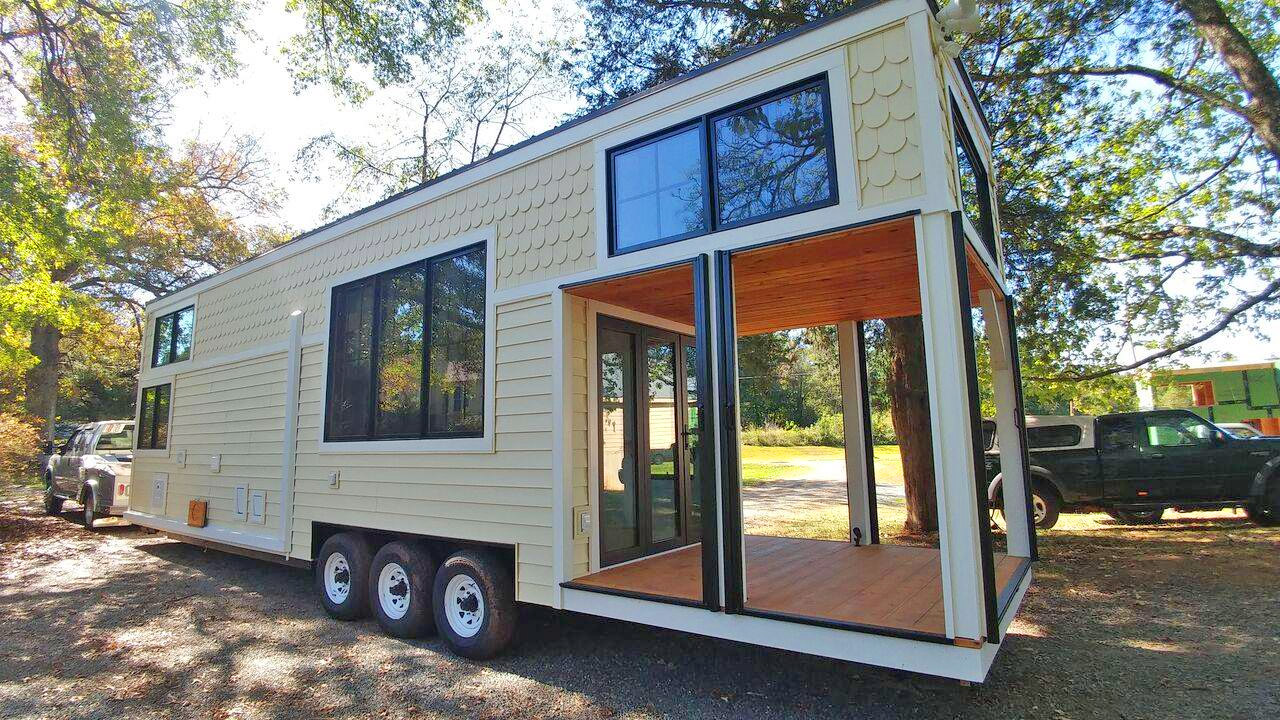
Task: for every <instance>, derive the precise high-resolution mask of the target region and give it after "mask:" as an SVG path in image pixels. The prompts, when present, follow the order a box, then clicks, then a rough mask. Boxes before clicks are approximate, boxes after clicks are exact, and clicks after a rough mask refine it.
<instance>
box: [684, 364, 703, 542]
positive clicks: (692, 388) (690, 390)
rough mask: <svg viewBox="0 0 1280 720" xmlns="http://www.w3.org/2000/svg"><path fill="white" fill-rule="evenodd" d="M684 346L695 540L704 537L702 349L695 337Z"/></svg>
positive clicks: (691, 517)
mask: <svg viewBox="0 0 1280 720" xmlns="http://www.w3.org/2000/svg"><path fill="white" fill-rule="evenodd" d="M680 347H681V350H683V354H684V367H683V368H681V370H682V373H683V375H684V386H685V403H684V407H685V426H684V465H685V473H686V474H687V475H688V478H689V483H688V488H689V489H688V493H687V496H688V498H689V537H688V541H689V542H691V543H695V542H699V541H700V540H702V483H701V479H702V478H701V477H700V476H699V475H698V430H699V428H700V426H699V425H698V375H697V372H696V368H697V367H698V351H697V349H696V348H695V346H694V344H693V338H681V339H680Z"/></svg>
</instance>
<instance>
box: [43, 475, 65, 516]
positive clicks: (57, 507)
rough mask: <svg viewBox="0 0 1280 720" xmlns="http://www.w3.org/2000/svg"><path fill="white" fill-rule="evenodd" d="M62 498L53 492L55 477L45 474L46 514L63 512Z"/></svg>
mask: <svg viewBox="0 0 1280 720" xmlns="http://www.w3.org/2000/svg"><path fill="white" fill-rule="evenodd" d="M62 502H63V500H62V498H60V497H58V496H57V495H55V494H54V493H53V478H52V477H50V476H48V475H45V476H44V512H45V514H46V515H57V514H59V513H61V512H62Z"/></svg>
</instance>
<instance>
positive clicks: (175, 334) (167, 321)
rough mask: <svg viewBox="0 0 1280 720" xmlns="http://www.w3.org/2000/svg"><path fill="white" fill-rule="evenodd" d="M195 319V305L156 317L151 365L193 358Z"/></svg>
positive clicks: (158, 365)
mask: <svg viewBox="0 0 1280 720" xmlns="http://www.w3.org/2000/svg"><path fill="white" fill-rule="evenodd" d="M195 319H196V309H195V306H187V307H184V308H182V309H181V310H178V311H175V312H171V313H168V314H167V315H161V316H160V317H158V318H156V329H155V338H154V340H153V343H152V347H151V367H160V366H161V365H168V364H169V363H175V362H182V361H183V360H190V359H191V331H192V330H193V328H194V327H195Z"/></svg>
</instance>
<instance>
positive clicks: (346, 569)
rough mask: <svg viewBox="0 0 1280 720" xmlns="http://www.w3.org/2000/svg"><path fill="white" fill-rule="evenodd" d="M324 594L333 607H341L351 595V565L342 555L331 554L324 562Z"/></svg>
mask: <svg viewBox="0 0 1280 720" xmlns="http://www.w3.org/2000/svg"><path fill="white" fill-rule="evenodd" d="M324 594H325V595H328V596H329V600H330V601H331V602H332V603H333V604H334V605H341V604H342V603H344V602H346V601H347V596H348V595H350V594H351V565H350V564H348V563H347V557H346V556H345V555H343V554H342V553H333V554H332V555H330V556H329V559H328V560H325V561H324Z"/></svg>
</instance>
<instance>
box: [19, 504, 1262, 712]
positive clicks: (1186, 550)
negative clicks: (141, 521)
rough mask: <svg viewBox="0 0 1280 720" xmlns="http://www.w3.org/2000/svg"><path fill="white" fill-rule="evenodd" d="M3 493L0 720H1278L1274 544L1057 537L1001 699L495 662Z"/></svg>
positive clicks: (533, 646)
mask: <svg viewBox="0 0 1280 720" xmlns="http://www.w3.org/2000/svg"><path fill="white" fill-rule="evenodd" d="M72 518H73V514H72V513H68V514H67V515H66V516H65V517H57V518H49V517H45V516H43V515H41V514H40V511H39V507H38V496H37V494H36V491H34V490H32V489H31V488H13V487H12V486H8V487H5V488H0V637H2V638H3V639H2V640H0V717H3V718H29V717H49V718H55V717H56V718H64V717H77V718H78V717H101V718H169V717H181V718H188V717H189V718H215V719H222V718H328V717H335V718H336V717H379V718H382V717H387V718H411V717H412V718H418V717H426V718H435V717H470V718H514V717H529V718H560V717H569V718H613V717H620V718H633V717H634V718H648V717H676V718H684V717H712V718H791V717H805V718H834V717H857V718H902V717H929V718H931V717H955V718H1029V717H1036V718H1091V717H1099V718H1102V717H1106V718H1114V717H1122V718H1167V717H1197V718H1209V717H1221V718H1274V717H1280V672H1278V668H1280V653H1278V650H1277V640H1280V612H1277V610H1278V609H1280V591H1278V590H1277V588H1278V587H1280V582H1277V581H1278V580H1280V532H1277V531H1274V530H1260V529H1257V528H1253V527H1251V526H1248V525H1246V524H1244V523H1243V521H1241V520H1239V519H1234V518H1231V517H1229V516H1226V515H1223V516H1222V517H1221V518H1219V519H1215V520H1201V519H1190V520H1188V521H1187V522H1181V521H1177V522H1174V523H1169V524H1166V525H1165V526H1161V527H1160V528H1159V529H1132V528H1130V529H1127V530H1126V529H1122V528H1113V529H1108V530H1106V531H1103V532H1062V533H1059V532H1058V531H1054V532H1053V533H1050V537H1049V538H1048V539H1046V540H1045V541H1044V542H1043V555H1044V559H1043V560H1042V561H1041V562H1040V563H1039V565H1038V566H1037V573H1038V576H1037V581H1036V584H1035V585H1033V588H1032V591H1031V592H1030V594H1029V596H1028V599H1027V602H1026V605H1025V606H1024V609H1023V612H1022V615H1021V616H1020V618H1019V620H1018V621H1017V622H1016V623H1015V625H1014V626H1013V630H1012V634H1011V636H1010V637H1009V638H1008V640H1007V641H1006V646H1005V648H1004V649H1003V650H1002V652H1001V655H1000V657H999V658H998V659H997V661H996V666H995V669H994V670H993V672H992V673H991V675H990V677H989V679H988V682H987V684H986V685H984V686H982V687H972V688H969V687H961V686H960V685H958V684H956V683H954V682H947V681H943V680H938V679H933V678H927V677H921V676H915V675H909V674H905V673H900V672H894V671H888V670H883V669H878V668H870V667H863V666H858V665H852V664H847V663H841V662H835V661H829V660H824V659H820V658H813V657H808V656H804V655H798V654H792V653H787V652H781V651H774V650H766V649H761V648H755V647H751V646H747V645H741V644H737V643H732V642H725V641H718V640H710V639H704V638H698V637H694V636H690V635H684V634H679V633H673V632H667V631H663V630H656V629H651V628H646V627H642V626H638V625H631V624H627V623H621V622H614V621H606V620H600V619H594V618H591V617H586V616H581V615H573V614H568V613H556V612H553V611H551V610H547V609H542V608H536V607H522V608H521V630H520V636H519V638H518V641H517V645H516V646H515V647H514V648H512V650H511V651H510V652H508V653H507V654H506V655H505V656H503V657H501V658H498V659H497V660H495V661H492V662H489V663H487V664H477V663H472V662H468V661H465V660H461V659H459V658H456V657H454V656H452V655H450V654H448V653H447V652H446V651H445V650H444V648H443V646H442V644H441V643H440V642H439V641H437V640H435V639H427V640H423V641H402V640H395V639H391V638H388V637H385V636H383V635H382V634H381V633H380V632H379V631H378V628H377V626H376V625H375V624H374V623H373V622H372V621H364V622H356V623H339V622H335V621H332V620H329V619H328V618H326V617H325V616H324V614H323V613H322V612H321V610H320V607H319V604H318V603H317V602H316V601H315V600H314V599H313V597H312V594H311V591H310V575H309V574H308V573H307V572H306V571H305V570H300V569H293V568H285V567H280V566H277V565H273V564H270V563H266V562H262V561H257V560H250V559H246V558H241V557H237V556H233V555H227V554H223V553H220V552H215V551H205V550H201V549H199V548H196V547H193V546H190V545H185V544H182V543H178V542H174V541H171V540H168V539H165V538H163V537H161V536H158V535H153V534H147V533H145V532H144V531H143V530H141V529H139V528H136V527H122V528H113V529H98V530H96V531H94V532H88V531H86V530H85V529H84V528H82V527H81V526H79V525H77V524H75V523H74V522H73V520H72Z"/></svg>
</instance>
